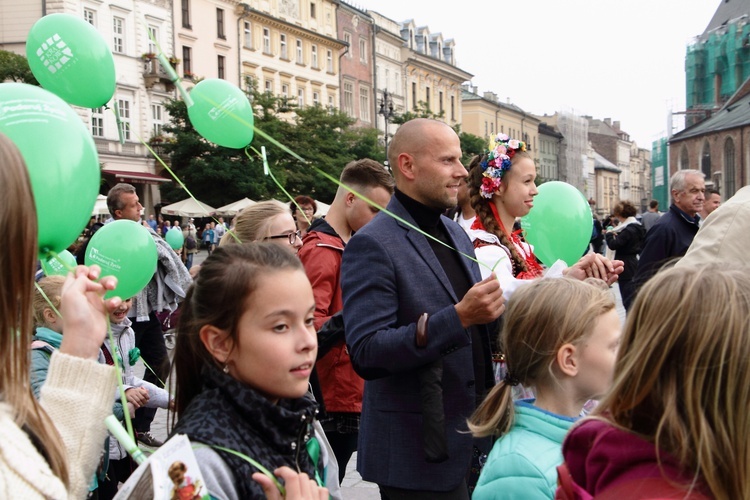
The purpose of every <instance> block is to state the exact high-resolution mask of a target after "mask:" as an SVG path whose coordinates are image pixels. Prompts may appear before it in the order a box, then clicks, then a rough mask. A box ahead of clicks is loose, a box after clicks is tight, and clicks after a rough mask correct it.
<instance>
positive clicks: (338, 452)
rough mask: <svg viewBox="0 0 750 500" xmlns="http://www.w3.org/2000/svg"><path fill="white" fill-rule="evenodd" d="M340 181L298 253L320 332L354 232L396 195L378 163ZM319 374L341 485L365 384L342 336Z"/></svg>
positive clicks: (362, 164)
mask: <svg viewBox="0 0 750 500" xmlns="http://www.w3.org/2000/svg"><path fill="white" fill-rule="evenodd" d="M340 182H341V184H342V185H341V186H339V188H338V190H337V191H336V197H335V198H334V200H333V203H332V204H331V207H330V208H329V209H328V213H327V214H326V218H325V219H316V220H314V221H313V223H312V225H311V226H310V230H309V232H308V233H307V236H305V238H304V240H303V245H302V248H301V249H300V251H299V258H300V260H302V264H303V265H304V266H305V272H306V273H307V277H308V278H309V279H310V283H311V284H312V287H313V294H314V296H315V329H316V330H320V327H321V326H322V325H323V324H324V323H325V322H326V321H328V320H329V319H330V318H331V316H333V315H334V314H336V313H338V312H339V311H341V309H342V308H343V301H342V299H341V283H340V276H341V258H342V255H343V253H344V247H345V246H346V244H347V243H348V242H349V239H350V238H351V237H352V234H353V233H354V232H355V231H359V230H360V229H361V228H362V227H363V226H364V225H365V224H367V223H368V222H370V220H371V219H372V218H373V217H375V215H376V214H377V213H378V212H379V207H385V206H386V205H388V203H389V202H390V200H391V194H393V186H394V182H393V177H391V175H390V174H389V173H388V171H387V170H386V168H385V167H384V166H383V165H381V164H380V163H378V162H376V161H375V160H370V159H363V160H357V161H353V162H350V163H349V164H347V165H346V166H345V167H344V170H342V172H341V179H340ZM344 186H346V187H344ZM347 188H349V189H351V190H353V191H355V192H356V193H359V194H361V195H362V196H364V197H366V198H367V199H368V200H371V201H372V202H373V203H375V204H376V205H377V206H373V205H370V204H369V203H367V202H366V201H365V200H363V199H361V198H359V197H357V195H355V194H354V193H353V192H352V191H349V189H347ZM303 208H304V205H303ZM315 370H316V373H317V378H318V382H319V386H320V391H321V392H322V395H321V394H316V395H315V396H316V398H318V399H319V400H321V399H322V404H323V408H324V410H325V413H326V414H325V415H322V416H321V419H320V422H321V424H322V425H323V430H324V431H325V433H326V437H327V438H328V441H329V443H330V444H331V448H333V453H334V455H335V456H336V461H337V462H338V464H339V481H343V479H344V474H345V473H346V464H347V463H348V462H349V458H351V456H352V454H353V453H354V451H355V450H356V449H357V436H358V433H359V415H360V413H361V412H362V392H363V391H364V380H362V378H361V377H359V375H357V374H356V373H355V372H354V369H353V368H352V364H351V360H350V359H349V354H348V352H347V350H346V344H345V341H344V338H343V335H342V336H341V337H340V338H338V339H336V340H335V341H334V342H333V346H332V347H331V349H330V350H329V351H328V352H326V353H324V354H323V355H322V357H321V358H320V359H319V360H318V362H317V363H316V365H315ZM314 387H315V386H314Z"/></svg>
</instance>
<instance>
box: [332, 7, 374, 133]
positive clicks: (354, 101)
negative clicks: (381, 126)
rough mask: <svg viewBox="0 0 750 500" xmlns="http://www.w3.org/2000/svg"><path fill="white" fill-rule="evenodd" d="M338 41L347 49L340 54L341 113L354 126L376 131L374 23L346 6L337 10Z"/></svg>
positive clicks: (361, 13)
mask: <svg viewBox="0 0 750 500" xmlns="http://www.w3.org/2000/svg"><path fill="white" fill-rule="evenodd" d="M336 22H337V25H338V28H337V29H338V31H337V33H338V38H339V40H343V41H344V44H345V45H346V48H345V52H344V53H343V54H341V56H340V60H341V84H340V85H341V94H340V102H341V110H342V111H344V112H345V113H346V114H347V115H349V116H350V117H352V118H354V120H355V126H359V127H374V126H375V121H376V117H377V109H376V102H377V96H376V95H375V87H374V85H373V76H374V59H375V52H374V47H373V39H374V32H375V28H374V27H375V23H374V21H373V19H372V18H371V17H370V16H369V15H368V14H367V13H366V12H364V11H361V10H359V9H357V8H356V7H353V6H351V5H349V4H347V3H344V2H342V3H340V4H339V6H338V9H337V10H336Z"/></svg>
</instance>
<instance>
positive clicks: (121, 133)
mask: <svg viewBox="0 0 750 500" xmlns="http://www.w3.org/2000/svg"><path fill="white" fill-rule="evenodd" d="M112 108H113V109H114V110H115V123H116V124H117V135H118V136H119V137H120V144H125V128H124V126H125V123H124V122H123V121H122V118H121V117H120V106H119V104H118V103H117V100H112Z"/></svg>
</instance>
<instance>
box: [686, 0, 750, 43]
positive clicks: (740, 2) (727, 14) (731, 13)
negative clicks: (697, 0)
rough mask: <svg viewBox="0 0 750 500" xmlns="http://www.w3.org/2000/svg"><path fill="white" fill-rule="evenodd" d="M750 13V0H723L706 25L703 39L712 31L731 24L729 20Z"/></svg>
mask: <svg viewBox="0 0 750 500" xmlns="http://www.w3.org/2000/svg"><path fill="white" fill-rule="evenodd" d="M747 15H750V0H722V1H721V3H720V4H719V7H718V8H717V9H716V12H715V13H714V17H712V18H711V21H710V22H709V23H708V26H706V29H705V30H704V31H703V34H702V35H701V36H700V37H699V38H701V39H706V38H708V35H709V33H710V32H711V31H713V30H715V29H716V28H719V27H721V26H725V25H727V24H729V21H731V20H733V19H737V18H739V17H742V16H747Z"/></svg>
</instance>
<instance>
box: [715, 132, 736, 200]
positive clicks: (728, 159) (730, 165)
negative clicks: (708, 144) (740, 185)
mask: <svg viewBox="0 0 750 500" xmlns="http://www.w3.org/2000/svg"><path fill="white" fill-rule="evenodd" d="M734 173H735V168H734V141H733V140H732V138H731V137H727V140H726V142H725V143H724V199H725V200H726V199H728V198H730V197H732V196H734V191H735V189H736V188H735V183H734V177H735V175H734ZM717 187H718V186H717Z"/></svg>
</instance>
